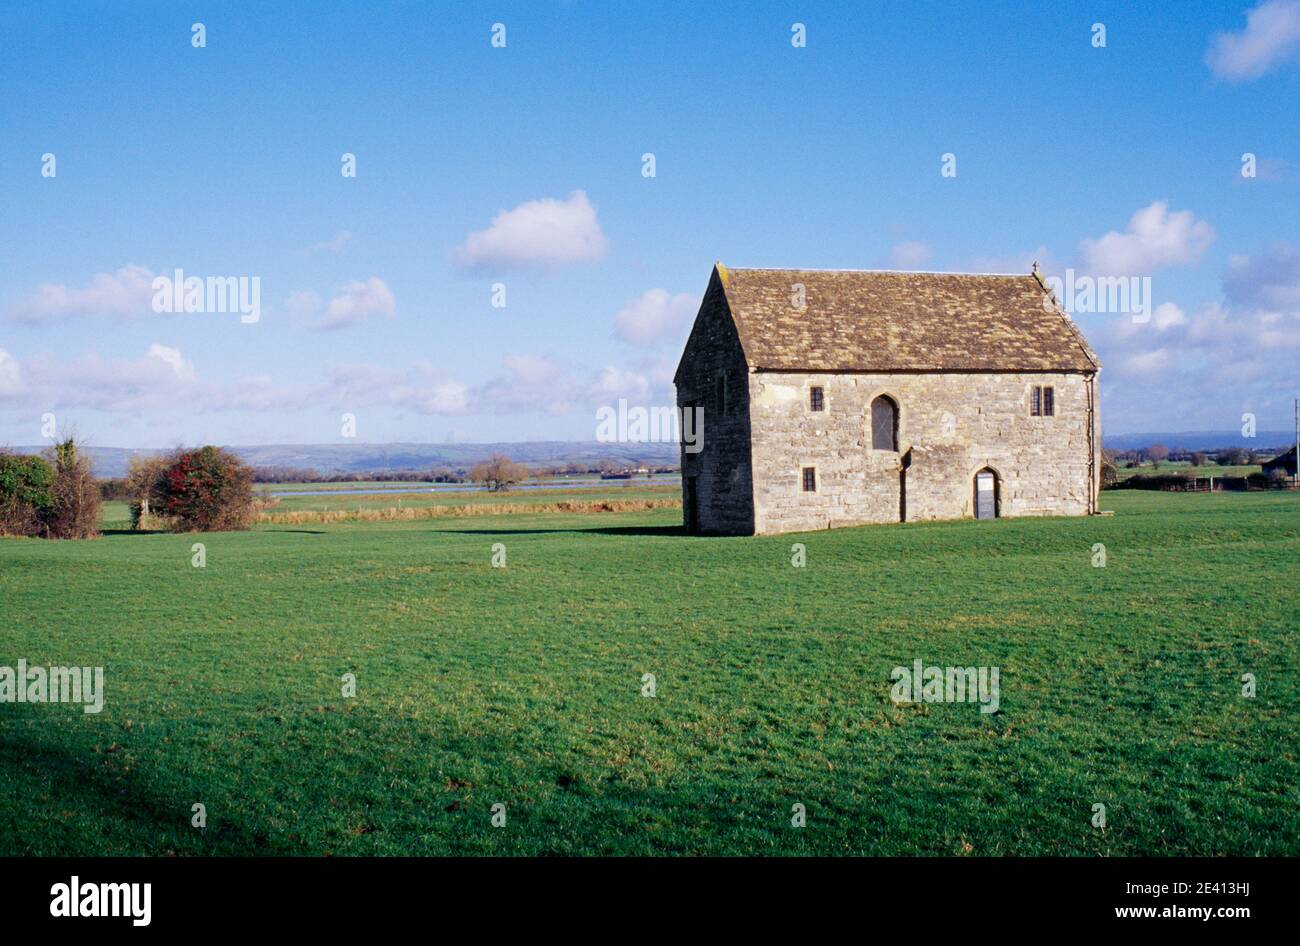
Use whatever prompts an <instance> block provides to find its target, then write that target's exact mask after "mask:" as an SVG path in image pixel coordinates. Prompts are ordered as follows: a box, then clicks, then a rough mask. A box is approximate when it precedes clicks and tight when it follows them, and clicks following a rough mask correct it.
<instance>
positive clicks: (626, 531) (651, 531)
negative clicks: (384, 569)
mask: <svg viewBox="0 0 1300 946" xmlns="http://www.w3.org/2000/svg"><path fill="white" fill-rule="evenodd" d="M436 531H438V532H442V533H446V534H449V535H552V534H554V535H559V534H564V533H580V534H587V535H648V536H655V535H658V536H671V535H680V536H689V535H690V533H689V532H687V531H686V529H685V528H683V527H682V526H596V527H594V528H591V529H583V528H581V527H578V526H574V527H572V528H568V529H493V528H491V527H490V526H489V527H485V528H482V529H438V530H436Z"/></svg>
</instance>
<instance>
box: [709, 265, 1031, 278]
mask: <svg viewBox="0 0 1300 946" xmlns="http://www.w3.org/2000/svg"><path fill="white" fill-rule="evenodd" d="M727 269H728V270H730V271H732V272H735V271H737V270H739V271H742V272H743V271H746V270H747V271H750V272H767V273H870V274H872V275H894V276H997V277H1005V278H1008V279H1027V278H1029V277H1030V276H1032V275H1033V273H1032V272H1028V273H972V272H964V271H959V270H950V269H834V268H831V269H827V268H805V267H800V266H728V267H727Z"/></svg>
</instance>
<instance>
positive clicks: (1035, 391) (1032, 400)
mask: <svg viewBox="0 0 1300 946" xmlns="http://www.w3.org/2000/svg"><path fill="white" fill-rule="evenodd" d="M1042 414H1043V389H1042V387H1041V386H1039V385H1037V384H1035V385H1034V386H1033V387H1032V388H1031V389H1030V391H1029V416H1030V417H1041V416H1042Z"/></svg>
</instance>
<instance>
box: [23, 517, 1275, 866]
mask: <svg viewBox="0 0 1300 946" xmlns="http://www.w3.org/2000/svg"><path fill="white" fill-rule="evenodd" d="M512 499H513V497H512ZM1103 505H1105V506H1107V507H1108V508H1113V509H1114V510H1115V513H1116V514H1115V516H1114V517H1113V518H1104V517H1094V518H1088V519H1084V518H1079V519H1046V520H1040V519H1034V520H1003V521H996V522H983V523H976V522H957V523H913V524H908V525H904V526H877V527H868V528H860V529H843V530H836V531H830V532H818V533H808V534H802V535H795V536H780V537H772V538H741V539H736V538H730V539H728V538H696V537H688V536H684V535H681V534H679V533H678V531H677V529H676V527H675V523H676V522H677V521H678V517H679V515H680V513H679V512H677V511H674V510H653V511H649V512H639V513H629V514H620V513H602V514H587V515H559V514H550V515H537V514H527V515H512V516H474V517H465V518H450V517H449V518H443V519H433V520H421V521H413V522H392V523H390V522H384V523H369V522H357V523H343V524H333V525H322V526H302V527H288V526H262V527H259V528H258V529H256V530H254V531H252V532H246V533H227V534H212V535H205V536H191V535H176V536H173V535H162V534H157V535H132V534H108V535H106V536H105V537H104V538H102V539H99V540H96V541H88V542H64V543H55V542H44V541H39V540H25V539H0V603H2V605H0V606H2V608H3V629H4V630H3V644H2V646H0V665H7V666H12V665H14V664H15V663H16V661H17V660H18V658H26V659H27V661H28V662H29V663H32V664H36V663H43V664H50V663H55V664H61V665H66V664H72V665H97V664H98V665H103V666H104V667H105V678H106V680H105V684H106V690H107V703H106V706H105V708H104V711H103V712H102V713H100V714H99V715H86V714H84V713H83V712H82V711H81V710H80V709H79V708H77V707H74V706H69V705H59V704H46V705H33V704H5V705H0V769H2V770H3V773H4V775H3V778H2V779H0V854H163V853H171V852H174V853H177V854H181V855H201V854H238V853H264V854H326V853H329V854H334V855H348V854H660V853H689V854H912V853H921V854H936V855H950V854H970V855H974V856H979V855H1003V854H1017V855H1025V854H1048V855H1101V854H1150V855H1178V854H1291V855H1294V854H1300V761H1298V760H1297V752H1300V712H1298V707H1300V595H1298V594H1297V581H1298V580H1300V495H1295V494H1285V493H1240V494H1215V495H1207V494H1164V493H1106V494H1103ZM112 517H113V511H112V510H110V511H109V516H108V518H109V519H110V520H111V519H112ZM196 541H199V542H203V543H204V544H205V545H206V555H207V566H206V567H205V568H202V569H199V568H194V567H192V565H191V554H192V553H191V545H192V544H193V543H194V542H196ZM795 542H800V543H803V544H804V545H806V547H807V567H806V568H802V569H800V568H794V567H792V566H791V545H792V544H793V543H795ZM494 543H504V545H505V547H506V554H507V566H506V567H505V568H493V567H491V564H490V559H491V557H492V554H493V551H492V546H493V544H494ZM1096 543H1103V544H1104V545H1105V547H1106V554H1107V563H1106V566H1105V567H1104V568H1097V567H1094V566H1093V558H1094V551H1093V547H1094V545H1095V544H1096ZM918 657H919V658H922V659H923V660H924V661H925V662H926V663H927V664H938V665H960V666H968V665H988V666H997V667H1000V668H1001V695H1000V702H1001V709H1000V712H998V713H996V714H990V715H985V714H981V713H979V712H978V709H977V707H976V706H974V705H971V704H917V705H895V704H894V703H892V702H891V701H890V698H889V689H890V683H889V675H890V671H891V669H892V668H893V667H894V666H895V665H910V664H911V662H912V661H913V660H914V659H915V658H918ZM347 672H353V673H355V674H356V675H357V686H358V692H357V695H356V697H355V698H351V699H348V698H344V697H342V696H341V694H340V688H341V686H342V684H341V682H340V677H341V676H342V675H343V674H344V673H347ZM646 673H652V674H654V675H655V676H656V679H657V692H656V695H655V696H654V697H653V698H647V697H645V696H642V695H641V691H642V675H643V674H646ZM1244 673H1251V674H1254V675H1255V677H1256V679H1257V685H1258V694H1257V696H1256V697H1255V698H1254V699H1247V698H1244V697H1243V696H1242V695H1241V687H1242V684H1241V679H1240V678H1241V676H1242V674H1244ZM196 802H201V803H203V804H204V805H205V806H206V808H207V813H208V826H207V828H206V830H202V831H201V830H198V829H196V828H193V827H191V826H190V819H191V806H192V805H193V804H194V803H196ZM496 803H503V804H504V805H505V806H506V809H505V811H506V816H507V821H506V824H505V826H504V827H494V826H493V825H492V823H491V811H490V809H491V807H492V806H493V805H494V804H496ZM796 803H799V804H803V805H804V806H806V809H807V818H808V822H807V826H806V827H803V828H795V827H792V826H791V823H790V818H791V807H792V805H794V804H796ZM1097 803H1101V804H1104V805H1105V806H1106V809H1107V811H1106V819H1107V825H1106V829H1105V830H1104V831H1102V830H1099V829H1097V828H1094V827H1093V826H1092V824H1091V823H1090V819H1091V818H1092V816H1093V805H1094V804H1097Z"/></svg>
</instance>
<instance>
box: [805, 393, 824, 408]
mask: <svg viewBox="0 0 1300 946" xmlns="http://www.w3.org/2000/svg"><path fill="white" fill-rule="evenodd" d="M808 409H809V410H812V411H824V410H826V394H825V392H824V391H823V390H822V389H821V388H811V389H810V390H809V391H808Z"/></svg>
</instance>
